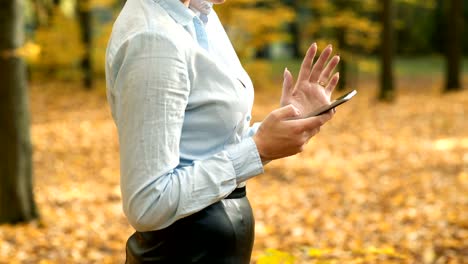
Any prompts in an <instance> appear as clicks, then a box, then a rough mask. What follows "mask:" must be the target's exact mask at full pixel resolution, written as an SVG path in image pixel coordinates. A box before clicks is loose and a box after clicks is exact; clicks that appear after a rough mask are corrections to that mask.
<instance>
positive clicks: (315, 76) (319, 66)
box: [309, 45, 333, 83]
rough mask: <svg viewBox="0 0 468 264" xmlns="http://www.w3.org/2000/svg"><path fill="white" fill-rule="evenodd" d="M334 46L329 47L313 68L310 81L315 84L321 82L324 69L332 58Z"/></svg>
mask: <svg viewBox="0 0 468 264" xmlns="http://www.w3.org/2000/svg"><path fill="white" fill-rule="evenodd" d="M332 50H333V48H332V46H331V45H328V46H327V47H326V48H325V49H324V50H323V51H322V54H320V57H319V58H318V60H317V62H315V64H314V66H312V71H311V72H310V76H309V81H310V82H313V83H317V82H319V81H320V80H319V78H320V75H321V74H322V71H323V68H324V67H325V63H326V62H327V61H328V59H329V58H330V55H331V53H332Z"/></svg>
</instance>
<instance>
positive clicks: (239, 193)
mask: <svg viewBox="0 0 468 264" xmlns="http://www.w3.org/2000/svg"><path fill="white" fill-rule="evenodd" d="M246 195H247V189H246V188H245V186H244V187H240V188H236V189H235V190H234V191H233V192H232V193H231V194H229V195H228V196H227V197H226V198H224V199H239V198H242V197H245V196H246Z"/></svg>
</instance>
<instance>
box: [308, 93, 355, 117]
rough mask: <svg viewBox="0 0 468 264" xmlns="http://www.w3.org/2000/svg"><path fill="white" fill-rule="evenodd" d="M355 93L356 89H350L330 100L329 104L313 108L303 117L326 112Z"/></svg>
mask: <svg viewBox="0 0 468 264" xmlns="http://www.w3.org/2000/svg"><path fill="white" fill-rule="evenodd" d="M356 94H357V91H356V90H352V91H351V92H349V93H347V94H345V95H343V96H340V97H338V98H336V100H334V101H333V102H331V103H330V104H329V105H324V106H321V107H319V108H317V109H315V110H314V111H312V112H310V113H309V114H307V115H306V116H305V117H303V118H308V117H312V116H319V115H322V114H325V113H326V112H328V111H330V110H331V109H333V108H335V107H337V106H339V105H340V104H343V103H346V102H347V101H349V100H350V99H351V98H352V97H353V96H355V95H356Z"/></svg>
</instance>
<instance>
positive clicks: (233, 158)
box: [109, 33, 263, 231]
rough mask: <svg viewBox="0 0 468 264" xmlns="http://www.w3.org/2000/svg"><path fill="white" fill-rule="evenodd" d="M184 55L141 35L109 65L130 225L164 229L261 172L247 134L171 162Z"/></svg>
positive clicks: (163, 40)
mask: <svg viewBox="0 0 468 264" xmlns="http://www.w3.org/2000/svg"><path fill="white" fill-rule="evenodd" d="M185 56H186V55H185V54H184V53H183V52H182V51H181V49H180V48H178V47H177V46H176V45H175V44H174V43H173V42H172V41H171V40H169V39H168V38H167V37H164V36H161V35H158V34H154V33H141V34H138V35H136V36H134V37H132V38H131V39H130V40H128V41H126V42H125V44H123V45H122V46H121V47H120V48H119V49H118V52H117V53H116V55H115V57H114V59H113V60H112V62H111V65H110V68H111V69H110V70H109V72H110V73H112V74H114V77H113V78H114V79H115V81H114V82H112V83H113V85H111V87H110V90H111V92H110V98H112V100H110V101H111V108H112V112H113V116H114V119H115V122H116V125H117V129H118V132H119V143H120V153H121V156H120V159H121V189H122V199H123V209H124V212H125V214H126V216H127V218H128V220H129V222H130V224H131V225H132V226H133V227H134V228H135V229H136V230H138V231H149V230H157V229H162V228H164V227H167V226H169V225H170V224H172V223H173V222H175V221H176V220H177V219H180V218H182V217H184V216H187V215H190V214H193V213H195V212H197V211H200V210H202V209H203V208H205V207H207V206H209V205H211V204H213V203H215V202H217V201H219V200H221V199H222V198H224V197H226V196H227V195H229V194H230V193H231V192H232V191H233V190H234V189H235V188H236V187H237V185H238V184H239V183H241V182H243V181H246V180H247V179H249V178H251V177H253V176H255V175H258V174H261V173H263V166H262V163H261V160H260V156H259V154H258V151H257V148H256V145H255V143H254V141H253V139H252V138H251V137H247V138H245V139H243V140H242V141H241V142H240V143H239V144H236V145H232V146H230V147H228V148H227V149H225V150H223V151H221V152H219V153H217V154H215V155H213V156H211V157H209V158H207V159H204V160H198V161H195V162H194V163H193V165H191V166H179V158H180V155H179V142H180V138H181V131H182V125H183V121H184V113H185V108H186V106H187V103H188V98H189V94H190V83H189V79H188V71H187V63H186V59H185Z"/></svg>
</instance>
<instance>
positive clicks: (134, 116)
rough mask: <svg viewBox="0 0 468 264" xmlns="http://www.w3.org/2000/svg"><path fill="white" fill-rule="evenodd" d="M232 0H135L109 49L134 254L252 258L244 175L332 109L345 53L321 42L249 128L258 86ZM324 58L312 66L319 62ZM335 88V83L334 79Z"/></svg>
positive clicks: (289, 151)
mask: <svg viewBox="0 0 468 264" xmlns="http://www.w3.org/2000/svg"><path fill="white" fill-rule="evenodd" d="M222 2H224V0H211V2H206V1H203V0H197V1H196V0H192V1H190V0H127V2H126V4H125V7H124V8H123V9H122V11H121V13H120V15H119V17H118V19H117V20H116V22H115V24H114V27H113V32H112V35H111V38H110V41H109V45H108V49H107V53H106V77H107V87H108V101H109V104H110V106H111V110H112V116H113V118H114V121H115V123H116V126H117V129H118V133H119V143H120V162H121V191H122V199H123V209H124V212H125V215H126V216H127V218H128V220H129V222H130V224H131V225H132V226H133V227H134V228H135V229H136V232H135V233H134V234H133V235H132V236H131V237H130V238H129V240H128V242H127V263H249V261H250V255H251V251H252V245H253V237H254V220H253V215H252V211H251V207H250V204H249V202H248V200H247V197H246V190H245V182H246V181H247V180H248V179H250V178H252V177H254V176H256V175H259V174H261V173H263V164H265V163H266V162H268V161H270V160H274V159H279V158H283V157H286V156H290V155H294V154H296V153H298V152H300V151H301V150H302V149H303V147H304V146H305V144H306V143H307V141H308V140H309V139H310V138H311V137H312V136H314V135H315V134H316V133H318V131H319V129H320V126H322V125H323V124H324V123H325V122H327V121H328V120H329V119H330V118H331V117H332V113H327V114H325V115H322V116H319V117H311V118H301V115H302V114H306V113H307V112H309V111H311V110H312V109H314V108H316V107H318V106H321V105H323V104H328V103H329V101H330V95H331V93H332V91H333V89H334V87H335V86H336V84H337V82H338V74H335V75H333V76H331V74H332V71H333V70H334V68H335V66H336V65H337V63H338V61H339V57H337V56H334V57H333V58H332V59H330V61H329V62H328V63H327V61H328V60H329V58H330V56H331V52H332V49H331V47H327V48H326V49H324V51H323V52H322V54H321V55H320V58H319V59H318V60H317V61H316V62H315V64H312V62H313V59H314V57H315V53H316V51H317V46H316V45H315V44H313V45H312V46H311V47H310V48H309V51H308V53H307V55H306V57H305V59H304V62H303V65H302V67H301V71H300V73H299V77H298V80H297V82H296V84H295V85H293V79H292V76H291V74H290V73H289V72H288V71H287V70H285V81H284V84H283V95H282V98H281V105H282V107H281V108H279V109H276V110H274V111H273V112H271V113H270V114H269V115H268V116H267V117H266V118H265V120H264V121H263V122H262V123H261V124H260V123H259V124H255V125H254V126H252V127H250V118H251V116H250V112H251V108H252V103H253V88H252V84H251V81H250V79H249V77H248V75H247V74H246V73H245V71H244V70H243V68H242V66H241V64H240V62H239V60H238V58H237V56H236V54H235V52H234V49H233V48H232V46H231V44H230V42H229V40H228V38H227V36H226V33H225V32H224V30H223V28H222V26H221V24H220V22H219V19H218V18H217V16H216V14H215V12H214V11H212V10H211V6H212V4H213V3H215V4H220V3H222ZM312 65H313V66H312ZM324 86H325V87H324Z"/></svg>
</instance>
